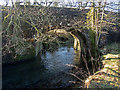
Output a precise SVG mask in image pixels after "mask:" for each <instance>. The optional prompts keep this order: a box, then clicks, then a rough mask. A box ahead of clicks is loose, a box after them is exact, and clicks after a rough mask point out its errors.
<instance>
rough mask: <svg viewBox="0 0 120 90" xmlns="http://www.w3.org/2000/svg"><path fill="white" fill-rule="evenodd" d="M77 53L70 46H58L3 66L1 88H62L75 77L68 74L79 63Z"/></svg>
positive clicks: (74, 79) (67, 85)
mask: <svg viewBox="0 0 120 90" xmlns="http://www.w3.org/2000/svg"><path fill="white" fill-rule="evenodd" d="M79 63H80V58H79V55H78V53H77V52H76V51H75V50H74V49H73V48H72V47H67V46H64V47H60V48H58V49H57V50H55V51H53V52H50V51H46V52H45V53H44V54H42V55H41V56H40V57H38V58H37V59H35V60H30V61H29V62H24V63H20V64H17V65H8V66H3V68H2V70H3V71H2V72H3V77H2V79H3V82H2V84H3V88H21V87H22V88H26V87H28V88H30V87H39V88H43V87H45V88H48V87H49V88H60V87H62V88H64V87H69V86H71V85H72V83H70V82H69V81H76V80H77V79H76V78H75V77H73V76H71V75H70V74H69V72H70V70H71V69H72V67H70V66H67V64H79Z"/></svg>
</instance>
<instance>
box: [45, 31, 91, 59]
mask: <svg viewBox="0 0 120 90" xmlns="http://www.w3.org/2000/svg"><path fill="white" fill-rule="evenodd" d="M47 33H48V34H59V33H60V34H66V35H67V34H70V35H71V36H72V37H73V38H74V49H75V50H77V51H78V52H79V53H80V55H79V57H80V58H82V56H81V55H82V53H84V54H86V58H88V53H89V52H88V50H87V41H86V37H85V35H84V34H83V33H82V32H80V31H78V30H69V31H68V30H65V29H54V30H50V31H48V32H47Z"/></svg>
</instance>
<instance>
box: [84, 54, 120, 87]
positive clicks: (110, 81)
mask: <svg viewBox="0 0 120 90" xmlns="http://www.w3.org/2000/svg"><path fill="white" fill-rule="evenodd" d="M103 57H104V59H103V61H102V63H103V68H102V69H101V70H99V71H97V72H96V73H95V74H94V75H92V76H89V77H88V78H87V80H86V81H85V87H87V88H120V68H119V67H120V54H107V55H103Z"/></svg>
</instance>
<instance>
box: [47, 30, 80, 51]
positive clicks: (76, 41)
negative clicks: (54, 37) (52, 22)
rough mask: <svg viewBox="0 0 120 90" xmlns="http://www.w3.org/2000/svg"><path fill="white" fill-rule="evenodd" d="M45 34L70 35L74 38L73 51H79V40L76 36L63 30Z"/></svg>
mask: <svg viewBox="0 0 120 90" xmlns="http://www.w3.org/2000/svg"><path fill="white" fill-rule="evenodd" d="M47 33H48V34H65V35H68V34H70V35H71V36H72V37H73V38H74V49H75V50H78V51H81V46H80V40H79V38H78V37H77V36H76V35H74V33H72V32H67V31H66V30H65V29H54V30H50V31H49V32H47Z"/></svg>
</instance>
